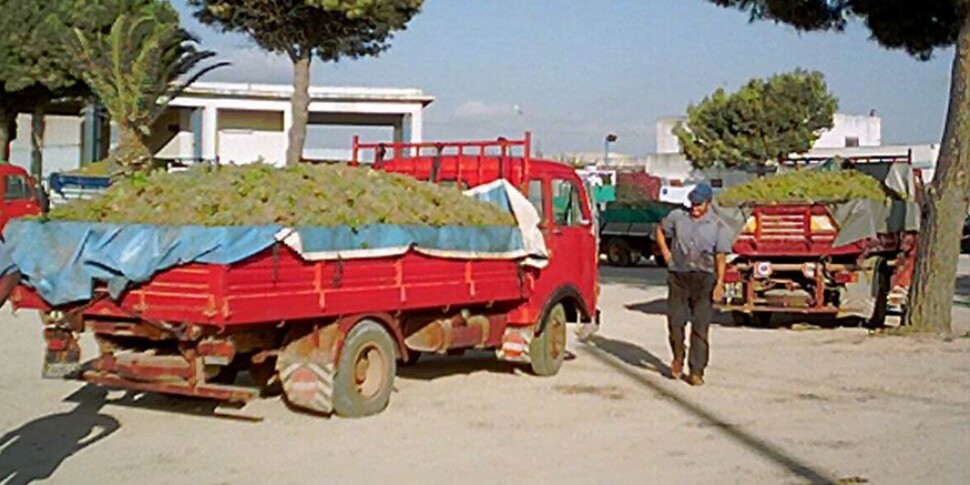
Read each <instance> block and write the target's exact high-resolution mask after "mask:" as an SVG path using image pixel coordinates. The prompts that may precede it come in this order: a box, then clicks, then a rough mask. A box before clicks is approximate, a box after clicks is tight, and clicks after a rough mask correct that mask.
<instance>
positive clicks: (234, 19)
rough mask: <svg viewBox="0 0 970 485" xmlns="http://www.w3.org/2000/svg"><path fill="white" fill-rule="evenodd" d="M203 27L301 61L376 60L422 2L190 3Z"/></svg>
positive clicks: (195, 0) (272, 0)
mask: <svg viewBox="0 0 970 485" xmlns="http://www.w3.org/2000/svg"><path fill="white" fill-rule="evenodd" d="M188 1H189V5H191V6H193V7H196V8H197V11H196V15H197V16H198V18H199V20H201V21H202V22H203V23H206V24H211V25H215V26H218V27H219V28H221V29H222V30H223V31H226V32H242V33H245V34H247V35H249V36H251V37H252V39H253V40H254V41H255V42H256V43H257V44H259V46H260V47H262V48H263V49H266V50H268V51H271V52H278V53H283V54H288V55H289V56H290V58H291V59H293V60H294V62H295V61H296V60H297V59H303V58H309V57H314V56H315V57H318V58H320V59H321V60H323V61H325V62H328V61H338V60H340V59H342V58H345V57H346V58H352V59H353V58H358V57H364V56H375V55H377V54H379V53H381V52H382V51H384V50H386V49H387V48H388V43H387V42H388V40H390V38H391V36H392V33H393V32H394V31H396V30H403V29H404V28H405V26H406V25H407V22H408V21H409V20H411V17H413V16H414V15H415V14H417V13H418V11H419V10H420V9H421V4H422V3H423V0H188Z"/></svg>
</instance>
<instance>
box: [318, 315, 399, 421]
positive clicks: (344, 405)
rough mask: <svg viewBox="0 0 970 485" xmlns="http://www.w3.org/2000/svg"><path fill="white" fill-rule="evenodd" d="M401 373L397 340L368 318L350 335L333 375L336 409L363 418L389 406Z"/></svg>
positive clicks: (334, 404) (345, 415)
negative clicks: (396, 346)
mask: <svg viewBox="0 0 970 485" xmlns="http://www.w3.org/2000/svg"><path fill="white" fill-rule="evenodd" d="M396 373H397V352H396V351H395V344H394V339H393V338H392V337H391V335H390V334H389V333H387V330H385V329H384V327H383V326H381V324H379V323H377V322H374V321H370V320H365V321H363V322H361V323H359V324H357V325H356V326H355V327H354V328H353V329H352V330H351V331H350V333H349V334H348V335H347V340H345V341H344V345H343V349H342V350H341V351H340V359H339V360H338V361H337V369H336V375H334V378H333V410H334V411H335V412H336V413H337V415H339V416H343V417H346V418H360V417H364V416H370V415H373V414H377V413H379V412H381V411H383V410H384V408H386V407H387V403H388V402H389V401H390V399H391V390H392V389H393V387H394V375H395V374H396Z"/></svg>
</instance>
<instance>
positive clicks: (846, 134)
mask: <svg viewBox="0 0 970 485" xmlns="http://www.w3.org/2000/svg"><path fill="white" fill-rule="evenodd" d="M832 121H833V126H832V128H831V129H829V130H825V131H824V132H822V135H821V136H819V138H818V140H816V141H815V145H813V148H845V147H877V146H880V145H882V118H880V117H878V116H876V115H875V113H872V114H870V115H868V116H867V115H850V114H844V113H836V114H835V116H833V120H832ZM685 122H687V118H686V117H668V118H660V119H658V120H657V153H681V149H680V141H679V140H677V135H675V134H674V128H676V127H677V125H679V124H680V123H685Z"/></svg>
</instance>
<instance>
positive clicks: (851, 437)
mask: <svg viewBox="0 0 970 485" xmlns="http://www.w3.org/2000/svg"><path fill="white" fill-rule="evenodd" d="M603 273H604V276H603V298H602V307H603V310H604V313H605V324H604V328H603V330H602V332H601V333H600V334H599V336H598V337H597V338H596V339H595V340H594V341H593V343H591V344H589V345H584V344H579V343H578V342H571V350H572V351H573V352H574V354H575V359H573V360H570V361H569V362H567V363H566V364H565V366H564V368H563V370H562V372H561V373H560V374H559V375H558V376H556V377H554V378H546V379H541V378H536V377H532V376H529V375H527V374H525V373H522V372H519V371H518V370H516V369H515V368H514V367H513V366H510V365H506V364H503V363H499V362H496V361H495V360H494V359H492V358H490V357H489V356H487V355H484V354H482V355H475V356H471V357H466V358H440V359H434V360H428V361H424V362H422V363H420V364H419V365H417V366H416V367H414V368H411V369H407V370H405V371H402V372H401V374H402V375H401V376H400V378H399V379H398V381H397V389H398V392H396V393H395V394H394V395H393V397H392V401H391V406H390V408H389V409H388V410H387V411H386V412H384V413H383V414H381V415H379V416H376V417H373V418H368V419H363V420H347V419H322V418H316V417H311V416H307V415H303V414H297V413H293V412H291V411H288V410H287V409H286V408H285V407H284V406H283V404H282V403H281V402H280V400H279V399H278V398H277V399H269V400H263V401H258V402H254V403H251V404H249V405H248V406H247V407H246V408H245V409H243V410H242V412H241V413H242V414H244V415H245V416H249V417H260V418H262V420H261V421H258V422H252V421H247V420H241V419H227V418H220V417H217V416H215V415H213V411H214V409H213V406H212V405H211V404H209V403H206V402H199V401H187V400H181V399H169V398H164V397H160V396H154V395H147V396H131V395H125V394H123V393H118V392H112V393H109V394H107V395H106V394H104V393H102V392H100V391H99V390H98V389H96V388H92V387H86V386H83V385H81V384H79V383H75V382H67V381H61V382H55V381H42V380H41V379H40V378H39V373H40V361H41V349H42V343H41V337H40V332H39V324H38V321H37V317H36V315H35V314H33V313H31V312H22V313H20V314H18V315H15V316H14V315H11V314H10V312H9V309H3V310H2V312H0V433H2V434H3V436H2V437H0V484H21V483H30V482H31V481H32V480H45V479H46V480H49V482H50V483H137V484H155V483H173V484H174V483H178V484H183V483H193V484H224V483H225V484H228V483H232V484H236V483H254V484H256V483H259V484H263V483H274V484H281V483H293V484H304V483H333V484H344V483H354V484H358V483H360V484H369V483H396V484H410V483H415V484H418V483H420V484H427V485H430V484H439V483H440V484H446V483H447V484H452V483H482V484H494V483H506V482H509V483H530V484H540V483H542V484H544V483H556V484H594V483H595V484H601V483H609V484H625V483H629V484H643V483H685V484H690V483H745V484H747V483H765V484H777V483H792V484H805V483H827V482H829V481H835V480H839V479H843V480H845V482H847V483H859V481H861V480H868V481H869V483H876V484H884V483H890V484H892V483H900V484H903V483H906V484H908V483H967V482H970V461H968V460H967V459H966V450H967V449H970V338H957V339H953V340H952V341H949V342H944V341H941V340H938V339H915V338H899V337H882V336H869V335H867V333H866V332H865V331H863V330H861V329H856V328H836V329H811V328H808V329H803V328H802V327H796V328H798V329H795V330H793V329H777V330H759V329H750V328H737V327H732V326H730V325H722V326H718V327H716V328H715V329H714V330H713V358H712V365H711V367H710V369H709V370H708V384H707V385H706V386H704V387H702V388H690V387H689V386H687V385H686V384H684V383H682V382H673V381H669V380H667V379H665V378H663V377H662V376H661V375H659V374H658V369H662V368H663V367H664V365H665V364H664V363H665V362H666V361H667V360H668V351H667V348H666V341H665V338H666V333H665V324H664V319H663V316H662V315H661V313H662V311H663V308H664V303H663V298H664V295H665V292H666V290H665V288H664V287H663V286H662V281H663V273H662V271H660V270H657V269H653V268H646V267H644V268H638V269H634V270H624V271H617V270H610V269H606V270H604V272H603ZM961 278H962V279H961V290H960V292H961V293H962V294H963V296H966V297H970V260H966V259H964V260H963V261H961ZM954 315H955V316H956V318H957V321H958V326H959V329H960V331H961V333H963V332H967V331H968V330H970V308H967V307H964V306H961V305H955V307H954ZM88 349H89V351H90V347H88ZM851 480H857V481H855V482H853V481H851ZM845 482H844V483H845Z"/></svg>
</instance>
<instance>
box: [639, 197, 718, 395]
mask: <svg viewBox="0 0 970 485" xmlns="http://www.w3.org/2000/svg"><path fill="white" fill-rule="evenodd" d="M713 195H714V190H713V189H712V188H711V186H710V185H708V184H706V183H702V184H698V185H697V186H696V187H695V188H694V190H692V191H691V192H690V194H688V196H687V198H688V200H689V201H690V205H691V206H690V210H682V209H678V210H675V211H673V212H671V213H670V214H668V215H667V217H666V218H665V219H664V220H663V222H662V223H661V224H660V225H659V226H657V229H656V234H655V236H656V239H657V245H658V246H659V247H660V254H661V255H662V256H663V258H664V260H666V262H667V268H668V270H669V274H668V275H667V286H668V288H669V293H668V296H667V330H668V332H669V339H670V349H671V351H672V352H673V354H674V358H673V361H672V362H671V364H670V374H671V375H670V377H671V378H672V379H679V378H680V377H681V374H682V373H683V370H684V354H685V353H686V349H685V346H684V337H685V335H684V332H685V329H686V327H687V321H688V320H690V322H691V329H690V330H691V332H690V356H689V359H688V363H689V364H690V374H689V375H688V376H687V382H689V383H690V384H691V385H694V386H700V385H702V384H704V368H705V367H707V361H708V358H709V355H710V350H709V345H708V344H709V340H708V327H710V324H711V316H712V315H713V313H714V308H713V303H714V302H715V301H720V300H721V299H722V298H723V297H724V267H725V264H726V261H725V258H726V255H727V253H728V252H730V251H731V241H730V240H729V239H728V238H729V233H728V230H727V228H726V227H725V226H724V223H723V222H721V221H720V220H719V219H718V217H717V216H716V215H714V213H713V212H712V211H711V199H712V198H713ZM668 238H669V240H670V241H672V243H669V244H668Z"/></svg>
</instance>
